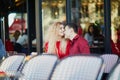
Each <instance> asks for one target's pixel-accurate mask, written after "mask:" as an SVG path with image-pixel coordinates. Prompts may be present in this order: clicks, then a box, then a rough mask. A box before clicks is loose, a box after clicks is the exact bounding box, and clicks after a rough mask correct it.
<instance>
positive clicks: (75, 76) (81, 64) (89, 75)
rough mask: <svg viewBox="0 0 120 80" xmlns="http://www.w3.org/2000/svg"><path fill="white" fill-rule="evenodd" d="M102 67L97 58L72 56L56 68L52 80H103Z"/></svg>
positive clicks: (101, 61)
mask: <svg viewBox="0 0 120 80" xmlns="http://www.w3.org/2000/svg"><path fill="white" fill-rule="evenodd" d="M102 66H103V60H102V58H100V57H97V56H82V55H77V56H70V57H68V58H65V59H63V60H61V61H60V63H59V64H58V65H57V66H56V68H55V69H54V72H53V75H52V77H51V80H101V74H102V70H101V69H102Z"/></svg>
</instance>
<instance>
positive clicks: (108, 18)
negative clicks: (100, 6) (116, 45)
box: [104, 0, 111, 53]
mask: <svg viewBox="0 0 120 80" xmlns="http://www.w3.org/2000/svg"><path fill="white" fill-rule="evenodd" d="M110 2H111V0H104V22H105V52H106V53H111V30H110V28H111V5H110Z"/></svg>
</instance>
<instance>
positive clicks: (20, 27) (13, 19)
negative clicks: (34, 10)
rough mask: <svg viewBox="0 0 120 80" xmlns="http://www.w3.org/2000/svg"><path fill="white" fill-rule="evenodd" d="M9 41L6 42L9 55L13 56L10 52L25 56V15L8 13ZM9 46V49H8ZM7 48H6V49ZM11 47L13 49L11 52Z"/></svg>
mask: <svg viewBox="0 0 120 80" xmlns="http://www.w3.org/2000/svg"><path fill="white" fill-rule="evenodd" d="M8 26H9V37H10V41H11V42H12V43H13V46H12V44H10V42H9V40H6V49H7V51H8V53H9V54H10V55H12V54H14V53H13V52H11V51H16V52H18V53H26V54H27V52H28V51H27V50H28V49H27V48H28V47H27V46H28V35H27V14H26V13H10V14H9V15H8ZM8 46H11V47H8ZM7 47H8V48H7ZM12 47H13V48H14V49H13V50H12Z"/></svg>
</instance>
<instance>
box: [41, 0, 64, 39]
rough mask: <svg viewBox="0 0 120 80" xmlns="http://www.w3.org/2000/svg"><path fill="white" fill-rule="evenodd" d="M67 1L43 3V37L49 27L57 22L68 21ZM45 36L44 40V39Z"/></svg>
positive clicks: (46, 0) (45, 1) (53, 0)
mask: <svg viewBox="0 0 120 80" xmlns="http://www.w3.org/2000/svg"><path fill="white" fill-rule="evenodd" d="M65 4H66V1H65V0H43V2H42V14H43V15H42V22H43V25H42V26H43V35H44V36H45V34H46V32H45V31H46V30H47V29H48V27H49V26H50V25H51V24H52V23H53V22H57V21H61V22H62V21H65V20H66V13H65V7H66V5H65ZM44 36H43V39H44Z"/></svg>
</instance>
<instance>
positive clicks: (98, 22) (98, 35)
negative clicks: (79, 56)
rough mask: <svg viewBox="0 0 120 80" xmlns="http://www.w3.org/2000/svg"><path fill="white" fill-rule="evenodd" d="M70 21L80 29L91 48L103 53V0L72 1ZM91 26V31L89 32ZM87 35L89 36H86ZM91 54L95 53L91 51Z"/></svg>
mask: <svg viewBox="0 0 120 80" xmlns="http://www.w3.org/2000/svg"><path fill="white" fill-rule="evenodd" d="M71 12H72V15H71V18H72V21H73V22H75V23H77V24H78V26H80V28H81V29H82V33H81V34H80V35H82V36H83V37H84V38H85V39H86V40H87V41H88V43H89V46H90V47H91V48H96V49H98V50H95V51H97V52H99V53H101V52H103V51H104V49H103V48H104V2H103V0H72V9H71ZM90 26H92V27H93V30H92V31H91V28H90V29H89V27H90ZM87 35H89V36H87ZM91 52H92V53H96V52H94V51H93V50H92V51H91Z"/></svg>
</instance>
